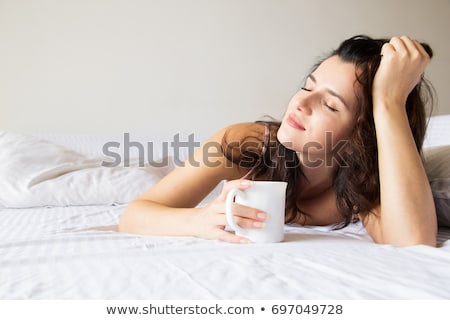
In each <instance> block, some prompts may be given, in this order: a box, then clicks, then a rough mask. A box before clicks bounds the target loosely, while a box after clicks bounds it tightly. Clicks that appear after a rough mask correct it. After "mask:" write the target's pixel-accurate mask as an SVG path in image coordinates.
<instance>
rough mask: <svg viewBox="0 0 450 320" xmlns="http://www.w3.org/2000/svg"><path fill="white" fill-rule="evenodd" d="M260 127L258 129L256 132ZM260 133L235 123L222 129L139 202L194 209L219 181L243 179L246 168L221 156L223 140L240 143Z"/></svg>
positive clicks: (251, 127)
mask: <svg viewBox="0 0 450 320" xmlns="http://www.w3.org/2000/svg"><path fill="white" fill-rule="evenodd" d="M261 127H262V129H260V128H261ZM258 132H264V126H263V125H261V124H252V123H239V124H233V125H230V126H228V127H225V128H223V129H221V130H219V131H218V132H217V133H215V134H214V135H213V136H211V137H210V138H209V139H208V140H206V141H205V142H204V143H203V145H202V146H200V147H199V148H198V149H197V150H196V151H195V152H194V154H193V155H192V156H191V157H190V158H189V159H188V160H187V161H186V162H185V163H184V164H183V165H182V166H179V167H177V168H175V169H174V170H173V171H171V172H170V173H169V174H167V175H166V176H165V177H164V178H163V179H161V180H160V181H159V182H158V183H157V184H156V185H154V186H152V187H151V188H150V189H149V190H147V191H146V192H144V193H143V194H142V195H141V196H140V197H139V199H141V200H149V201H153V202H157V203H160V204H163V205H166V206H169V207H175V208H182V207H183V208H185V207H193V206H195V205H197V204H198V203H199V202H200V201H201V200H202V199H203V198H204V197H205V196H206V195H207V194H208V193H209V192H211V190H212V189H213V188H214V187H216V185H217V184H218V183H219V182H220V181H222V180H234V179H238V178H240V177H242V176H244V175H245V174H246V173H247V171H248V170H249V169H248V168H243V167H241V166H239V165H236V164H234V163H232V162H231V161H230V160H229V159H228V158H226V157H225V156H224V154H223V151H222V149H223V147H222V146H223V140H224V139H226V140H227V141H238V140H239V141H240V140H241V139H245V136H248V135H249V134H250V135H257V134H258Z"/></svg>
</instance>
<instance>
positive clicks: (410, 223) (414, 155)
mask: <svg viewBox="0 0 450 320" xmlns="http://www.w3.org/2000/svg"><path fill="white" fill-rule="evenodd" d="M429 61H430V57H429V56H428V54H427V53H426V52H425V50H424V49H423V47H422V46H421V45H420V43H419V42H417V41H414V40H411V39H410V38H408V37H401V38H392V39H391V41H390V42H389V43H387V44H385V45H384V46H383V49H382V58H381V62H380V66H379V69H378V71H377V74H376V76H375V79H374V85H373V91H372V92H373V115H374V121H375V127H376V134H377V143H378V163H379V175H380V205H379V206H378V207H377V208H375V209H374V211H375V214H366V215H365V216H363V218H362V220H363V222H364V224H365V225H366V228H367V230H368V232H369V233H370V234H371V236H372V237H373V239H374V240H375V241H376V242H379V243H388V244H395V245H415V244H426V245H430V246H435V245H436V233H437V222H436V212H435V208H434V202H433V197H432V193H431V189H430V185H429V182H428V179H427V176H426V173H425V170H424V168H423V164H422V161H421V157H420V155H419V153H418V151H417V148H416V145H415V142H414V138H413V135H412V132H411V128H410V126H409V122H408V117H407V113H406V108H405V105H406V99H407V97H408V95H409V93H410V92H411V91H412V89H413V88H414V86H415V85H417V83H418V82H419V80H420V77H421V75H422V73H423V71H424V70H425V67H426V66H427V64H428V63H429Z"/></svg>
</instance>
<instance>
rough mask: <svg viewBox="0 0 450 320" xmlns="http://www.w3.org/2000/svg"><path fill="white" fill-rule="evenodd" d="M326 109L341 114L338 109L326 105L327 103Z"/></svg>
mask: <svg viewBox="0 0 450 320" xmlns="http://www.w3.org/2000/svg"><path fill="white" fill-rule="evenodd" d="M325 107H327V108H328V109H329V110H330V111H331V112H339V110H338V109H336V108H333V107H332V106H330V105H328V104H326V103H325Z"/></svg>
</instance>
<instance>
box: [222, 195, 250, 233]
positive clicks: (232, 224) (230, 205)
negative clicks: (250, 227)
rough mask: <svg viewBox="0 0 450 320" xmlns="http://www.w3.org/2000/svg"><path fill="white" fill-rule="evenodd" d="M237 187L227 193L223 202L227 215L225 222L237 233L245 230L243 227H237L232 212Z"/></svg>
mask: <svg viewBox="0 0 450 320" xmlns="http://www.w3.org/2000/svg"><path fill="white" fill-rule="evenodd" d="M239 191H240V190H239V189H232V190H231V191H230V192H228V194H227V199H226V202H225V213H226V216H227V222H228V224H229V225H230V227H231V228H232V229H233V230H234V231H235V232H238V233H243V232H245V231H244V229H243V228H241V227H239V226H238V225H237V223H236V222H235V221H234V214H233V203H234V197H235V196H236V194H237V193H238V192H239Z"/></svg>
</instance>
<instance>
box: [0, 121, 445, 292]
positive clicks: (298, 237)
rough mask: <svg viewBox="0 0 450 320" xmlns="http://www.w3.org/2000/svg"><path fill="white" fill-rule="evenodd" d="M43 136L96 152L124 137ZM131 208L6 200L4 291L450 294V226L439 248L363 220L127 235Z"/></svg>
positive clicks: (1, 223) (436, 127) (435, 125)
mask: <svg viewBox="0 0 450 320" xmlns="http://www.w3.org/2000/svg"><path fill="white" fill-rule="evenodd" d="M432 120H433V121H432V122H431V123H430V127H429V129H430V131H429V133H428V134H427V139H426V143H425V146H426V147H432V146H436V145H444V144H450V141H449V138H450V134H447V133H450V132H449V130H450V129H449V128H450V126H448V123H450V115H445V116H440V117H436V118H433V119H432ZM37 136H39V137H42V138H46V139H49V140H51V141H54V142H56V143H60V144H62V145H65V146H66V147H69V148H71V149H74V150H76V151H79V152H81V153H83V154H85V155H87V156H90V157H97V156H101V155H102V146H103V145H104V143H106V142H108V141H121V139H123V136H122V135H117V136H115V137H107V136H103V137H99V136H88V135H49V134H37ZM132 139H133V140H137V141H140V142H142V143H144V144H145V143H146V142H148V141H155V139H153V138H152V139H148V138H146V137H133V136H132ZM156 141H163V139H159V140H158V139H156ZM155 145H156V149H155V151H156V152H157V154H158V152H159V151H160V150H159V149H158V148H157V147H158V146H161V144H160V143H155ZM133 150H134V151H133ZM133 150H132V152H136V149H133ZM135 155H136V154H133V153H132V156H135ZM217 190H220V188H219V189H216V190H215V191H214V192H217ZM214 192H213V194H214ZM205 202H207V200H206V201H205ZM205 202H204V203H205ZM123 209H124V205H102V206H93V205H86V206H69V207H37V208H20V209H10V208H3V209H0V230H1V231H0V299H436V298H438V299H449V298H450V268H449V266H450V240H449V239H450V229H444V228H442V229H440V230H439V235H438V248H431V247H427V246H412V247H407V248H401V247H396V246H391V245H377V244H374V243H373V242H372V240H371V239H370V237H369V236H368V235H367V233H366V231H365V229H364V228H363V227H362V225H361V224H354V225H350V226H348V227H347V228H345V229H343V230H339V231H331V230H330V228H328V227H299V226H286V227H285V232H286V241H284V242H282V243H276V244H250V245H234V244H228V243H223V242H220V241H211V240H203V239H197V238H190V237H151V236H147V237H144V236H137V235H127V234H120V233H117V232H116V231H114V227H111V226H114V225H116V224H117V222H118V218H119V216H120V214H121V212H122V210H123Z"/></svg>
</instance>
